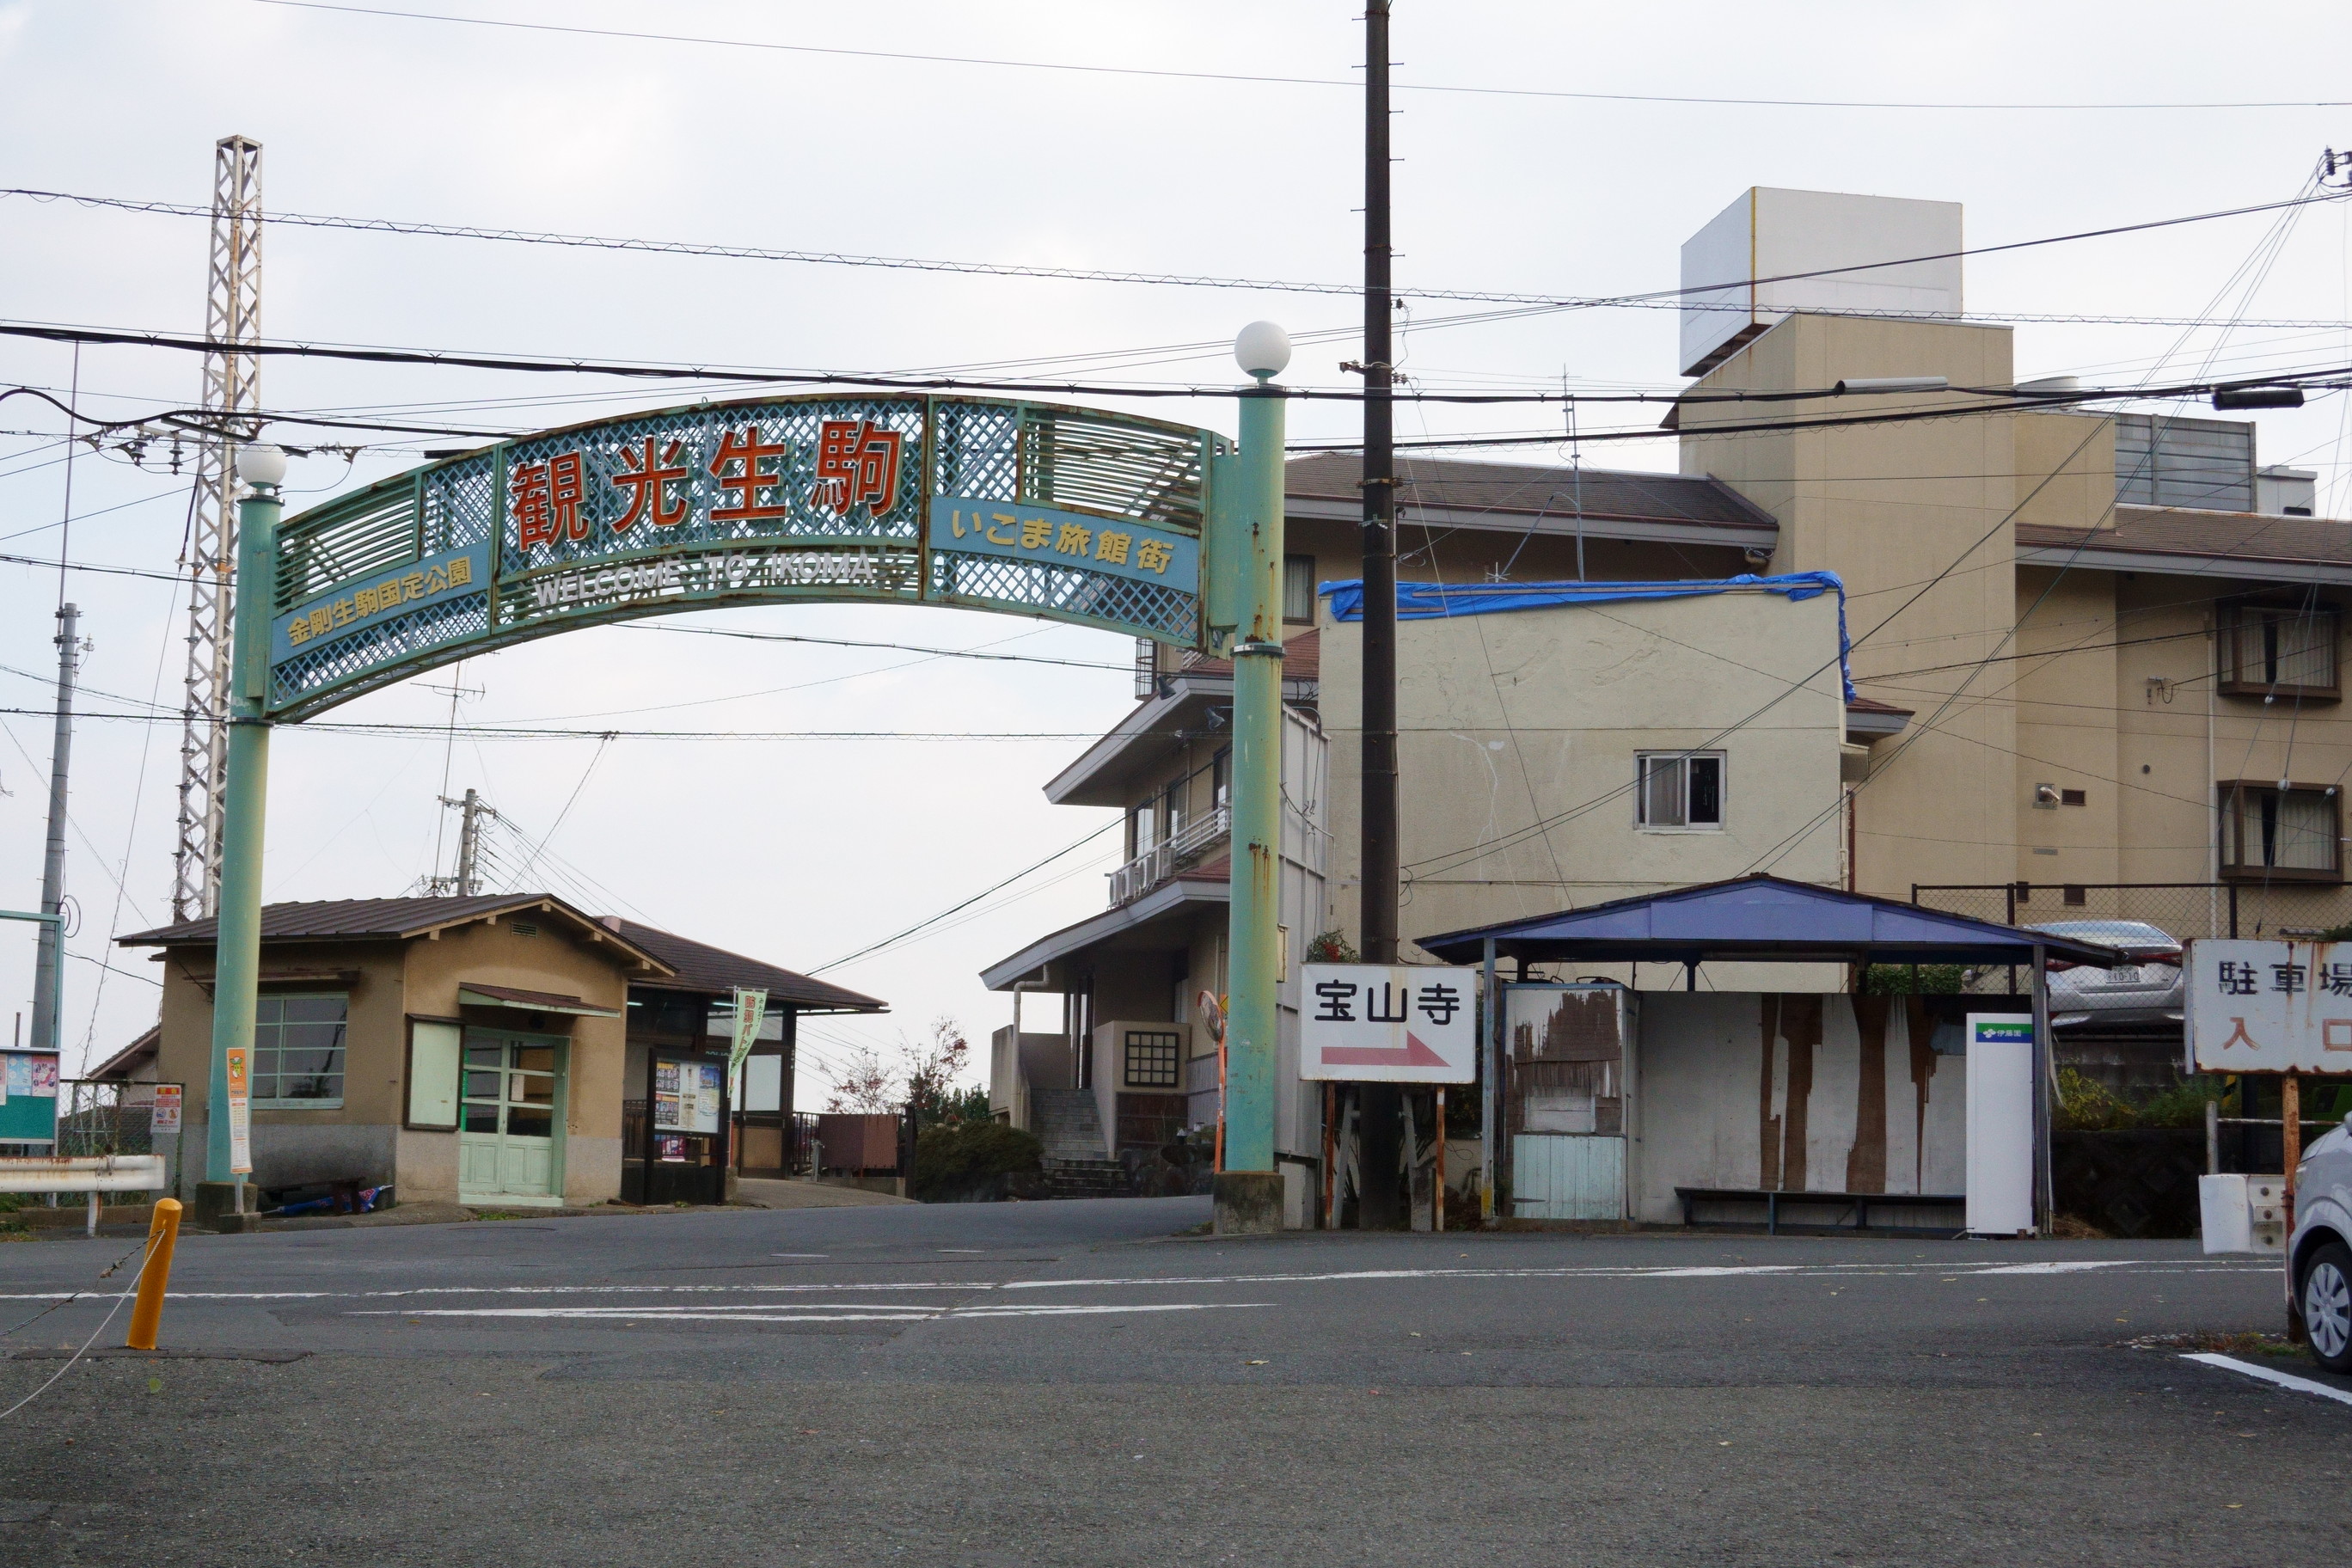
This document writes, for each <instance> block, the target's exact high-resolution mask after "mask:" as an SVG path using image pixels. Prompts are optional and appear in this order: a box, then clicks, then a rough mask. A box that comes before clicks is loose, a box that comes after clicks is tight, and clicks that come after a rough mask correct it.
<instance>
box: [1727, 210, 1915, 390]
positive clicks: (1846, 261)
mask: <svg viewBox="0 0 2352 1568" xmlns="http://www.w3.org/2000/svg"><path fill="white" fill-rule="evenodd" d="M1960 243H1961V242H1960V204H1959V203H1958V202H1921V201H1910V200H1906V199H1902V198H1898V197H1895V196H1853V195H1839V194H1837V193H1835V192H1831V191H1784V190H1775V189H1773V188H1771V187H1769V186H1765V185H1756V186H1751V187H1750V188H1749V189H1748V191H1747V192H1746V193H1745V194H1744V195H1741V196H1740V197H1739V199H1738V201H1735V202H1733V203H1732V204H1731V205H1729V206H1727V207H1726V208H1724V209H1723V210H1722V211H1721V212H1719V213H1717V215H1716V216H1715V217H1714V219H1713V220H1712V221H1711V222H1709V223H1708V224H1707V226H1706V227H1705V228H1702V229H1700V230H1699V231H1698V232H1697V233H1696V234H1695V235H1693V236H1691V237H1690V238H1688V239H1686V240H1685V241H1684V242H1683V281H1682V287H1683V308H1682V362H1681V363H1682V372H1683V374H1685V375H1704V374H1706V373H1707V372H1708V371H1710V370H1713V369H1714V368H1715V367H1716V366H1717V365H1719V364H1721V363H1723V362H1724V361H1725V360H1727V359H1728V358H1730V357H1731V356H1732V354H1733V353H1737V352H1738V349H1739V347H1740V345H1742V344H1743V343H1746V342H1748V341H1749V340H1750V339H1752V338H1755V337H1756V336H1758V335H1759V334H1760V333H1762V332H1763V331H1765V330H1766V329H1767V328H1769V327H1770V326H1771V325H1772V324H1773V323H1774V322H1776V321H1782V320H1784V319H1786V318H1787V317H1788V316H1790V315H1791V314H1793V313H1795V312H1797V311H1801V310H1822V311H1835V312H1838V313H1841V314H1846V315H1873V314H1882V313H1883V314H1886V315H1904V316H1911V315H1919V314H1926V315H1930V316H1949V317H1954V318H1957V317H1958V315H1959V313H1960V258H1959V257H1958V255H1957V254H1955V253H1956V252H1958V250H1959V248H1960ZM1916 258H1935V259H1929V260H1921V259H1916Z"/></svg>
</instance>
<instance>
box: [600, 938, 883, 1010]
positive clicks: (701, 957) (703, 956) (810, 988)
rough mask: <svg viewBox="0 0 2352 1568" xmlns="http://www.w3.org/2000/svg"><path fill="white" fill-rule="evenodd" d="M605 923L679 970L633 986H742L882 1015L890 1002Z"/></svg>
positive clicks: (798, 1001)
mask: <svg viewBox="0 0 2352 1568" xmlns="http://www.w3.org/2000/svg"><path fill="white" fill-rule="evenodd" d="M604 923H605V924H606V925H607V926H609V927H611V928H612V929H613V930H614V931H619V932H620V933H621V935H622V936H624V937H625V938H627V939H628V940H629V941H630V942H633V943H635V945H636V946H638V947H642V948H644V949H645V950H646V952H650V953H652V954H653V955H654V956H655V957H656V958H658V959H660V960H661V961H662V962H663V963H667V964H668V965H669V966H670V968H672V969H674V970H676V971H677V973H675V974H670V975H666V976H663V977H661V978H659V979H648V980H633V981H631V982H630V984H632V985H633V986H639V987H643V988H645V989H648V990H655V991H702V992H710V993H718V992H723V991H731V990H733V989H734V988H735V987H736V986H738V985H742V986H748V987H751V989H754V990H765V991H766V992H767V994H768V999H769V1000H770V1001H771V1002H789V1003H791V1004H793V1005H794V1006H796V1007H800V1008H803V1009H806V1008H818V1007H822V1008H828V1009H837V1010H839V1011H842V1012H847V1013H882V1012H887V1011H888V1010H889V1004H888V1003H887V1002H883V1001H878V1000H877V999H876V998H874V997H872V996H867V995H866V994H862V993H860V992H856V991H851V990H849V989H847V988H845V987H844V986H839V985H831V984H826V983H825V982H824V981H822V980H813V979H811V978H810V977H809V976H807V975H805V974H795V973H793V971H791V970H789V969H779V968H777V967H776V966H775V965H774V964H772V963H761V962H760V961H759V960H758V959H756V958H745V957H744V956H743V955H742V954H740V953H736V952H728V951H727V950H726V949H724V948H719V947H712V946H710V945H709V943H707V942H696V941H695V940H694V939H693V938H691V937H684V936H679V935H677V933H675V932H673V931H657V930H656V929H655V928H654V927H652V926H649V925H639V924H638V923H637V922H636V921H629V920H623V919H621V918H620V917H619V916H617V915H614V916H607V917H606V919H605V921H604Z"/></svg>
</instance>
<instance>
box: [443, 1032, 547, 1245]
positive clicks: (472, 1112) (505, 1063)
mask: <svg viewBox="0 0 2352 1568" xmlns="http://www.w3.org/2000/svg"><path fill="white" fill-rule="evenodd" d="M568 1044H569V1042H568V1041H565V1040H562V1039H560V1038H556V1037H550V1036H546V1035H523V1034H516V1033H513V1032H511V1031H509V1030H504V1029H480V1028H469V1029H467V1031H466V1068H465V1079H464V1081H463V1083H462V1085H461V1088H462V1089H463V1091H464V1096H465V1099H464V1102H463V1105H462V1107H461V1109H460V1110H459V1113H458V1115H459V1121H458V1128H457V1195H458V1196H459V1197H460V1198H462V1199H463V1200H465V1201H466V1202H467V1203H472V1202H475V1201H477V1200H482V1201H489V1200H493V1199H509V1200H512V1199H520V1200H523V1201H526V1202H538V1203H542V1204H545V1203H560V1202H562V1194H563V1087H564V1086H563V1068H564V1053H565V1048H566V1047H567V1046H568Z"/></svg>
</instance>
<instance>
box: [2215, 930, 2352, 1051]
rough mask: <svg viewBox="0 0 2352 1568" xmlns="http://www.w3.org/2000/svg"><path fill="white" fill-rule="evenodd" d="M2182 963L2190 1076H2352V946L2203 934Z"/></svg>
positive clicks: (2338, 943) (2336, 943)
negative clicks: (2248, 1073) (2261, 1073)
mask: <svg viewBox="0 0 2352 1568" xmlns="http://www.w3.org/2000/svg"><path fill="white" fill-rule="evenodd" d="M2183 965H2184V967H2183V973H2184V975H2185V977H2186V984H2187V985H2188V987H2189V1005H2188V1007H2187V1009H2186V1012H2187V1016H2188V1023H2187V1033H2188V1037H2189V1041H2188V1043H2189V1061H2188V1066H2189V1071H2190V1072H2265V1073H2267V1072H2314V1073H2352V944H2347V943H2344V942H2242V941H2235V940H2229V939H2221V938H2207V937H2200V938H2198V939H2196V940H2194V941H2192V942H2189V949H2188V953H2187V956H2186V958H2185V959H2184V961H2183Z"/></svg>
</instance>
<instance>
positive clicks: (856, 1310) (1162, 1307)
mask: <svg viewBox="0 0 2352 1568" xmlns="http://www.w3.org/2000/svg"><path fill="white" fill-rule="evenodd" d="M1274 1304H1275V1303H1274V1302H1272V1301H1157V1302H1152V1303H1150V1304H1148V1305H1137V1304H1129V1303H1121V1304H1115V1305H1103V1306H1080V1305H1077V1304H1076V1303H1058V1304H1055V1305H1049V1306H1036V1307H944V1308H929V1307H877V1306H869V1305H867V1304H866V1303H862V1302H861V1303H856V1304H855V1305H850V1304H845V1305H843V1306H840V1307H835V1308H831V1309H823V1310H814V1311H809V1310H803V1311H799V1312H780V1311H777V1310H774V1309H773V1308H770V1307H701V1308H692V1307H643V1308H633V1307H455V1308H451V1307H435V1308H426V1309H422V1310H415V1311H404V1310H401V1309H399V1308H396V1307H394V1308H381V1307H377V1308H362V1309H361V1310H356V1311H351V1312H346V1313H344V1314H343V1315H344V1316H345V1317H347V1318H408V1319H416V1318H571V1319H576V1320H584V1321H593V1322H604V1323H619V1322H629V1323H678V1322H710V1323H928V1322H936V1321H940V1320H941V1319H946V1318H961V1319H982V1320H985V1319H995V1318H1077V1317H1100V1316H1104V1315H1106V1314H1118V1313H1126V1312H1215V1311H1231V1310H1238V1309H1240V1308H1244V1307H1271V1306H1273V1305H1274Z"/></svg>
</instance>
